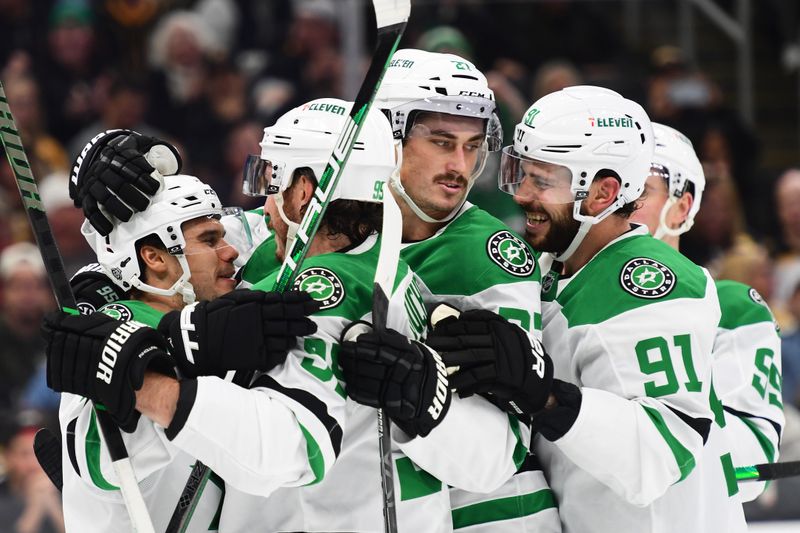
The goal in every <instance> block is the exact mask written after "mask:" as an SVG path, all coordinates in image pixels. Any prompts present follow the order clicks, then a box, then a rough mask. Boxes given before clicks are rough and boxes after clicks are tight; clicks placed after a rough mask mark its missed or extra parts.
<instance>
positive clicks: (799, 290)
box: [781, 268, 800, 407]
mask: <svg viewBox="0 0 800 533" xmlns="http://www.w3.org/2000/svg"><path fill="white" fill-rule="evenodd" d="M791 278H792V280H791V281H792V282H793V283H791V286H792V290H791V297H790V298H789V303H788V306H787V307H788V310H789V312H790V313H791V314H792V317H793V318H794V320H795V324H798V323H800V269H799V268H795V269H794V271H793V272H792V274H791ZM781 360H782V366H783V368H782V371H783V373H782V377H783V385H782V389H781V390H782V392H783V401H784V403H787V404H791V405H794V406H795V407H800V328H797V327H795V328H794V331H792V332H790V333H788V334H787V335H785V336H784V337H783V339H782V340H781Z"/></svg>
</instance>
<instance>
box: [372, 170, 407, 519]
mask: <svg viewBox="0 0 800 533" xmlns="http://www.w3.org/2000/svg"><path fill="white" fill-rule="evenodd" d="M399 171H400V169H399V168H398V169H397V170H396V172H399ZM402 238H403V217H402V215H401V214H400V208H399V207H398V206H397V202H396V201H395V198H394V195H393V194H392V191H391V188H390V187H389V182H388V181H387V182H384V184H383V225H382V227H381V250H380V253H379V254H378V265H377V267H376V268H375V282H374V286H373V289H372V327H373V329H375V330H376V331H385V330H386V324H387V320H388V318H389V316H388V315H389V298H390V297H391V295H392V289H393V288H394V279H395V276H396V274H397V261H398V260H399V259H400V242H401V240H402ZM378 450H379V452H380V456H381V488H382V489H383V527H384V530H385V531H386V533H396V532H397V512H396V511H397V509H396V506H395V498H394V463H393V462H392V431H391V424H390V422H389V419H388V418H386V417H384V416H383V409H378Z"/></svg>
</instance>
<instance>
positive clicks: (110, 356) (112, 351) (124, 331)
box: [96, 320, 145, 384]
mask: <svg viewBox="0 0 800 533" xmlns="http://www.w3.org/2000/svg"><path fill="white" fill-rule="evenodd" d="M143 327H145V325H144V324H142V323H141V322H136V321H133V320H132V321H130V322H123V323H122V324H120V325H119V327H117V329H115V330H114V332H113V333H112V334H111V335H109V336H108V340H106V344H105V346H103V353H102V354H100V361H99V362H98V363H97V375H96V377H97V379H99V380H101V381H104V382H106V383H108V384H110V383H111V378H112V377H113V375H114V365H116V364H117V358H118V357H119V352H120V351H121V350H122V347H123V346H125V343H126V342H128V339H130V338H131V335H132V334H133V333H135V332H136V331H138V330H140V329H141V328H143Z"/></svg>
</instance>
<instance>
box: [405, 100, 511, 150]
mask: <svg viewBox="0 0 800 533" xmlns="http://www.w3.org/2000/svg"><path fill="white" fill-rule="evenodd" d="M494 109H495V103H494V101H493V100H490V99H488V98H483V97H480V96H442V97H440V98H435V97H431V98H424V99H421V100H414V101H413V102H408V103H406V104H403V105H401V106H398V107H395V108H394V109H392V113H393V114H394V117H395V121H396V122H395V124H393V125H392V126H393V127H394V128H395V131H398V132H400V134H401V135H402V136H403V137H406V136H407V135H408V134H409V133H410V130H411V126H413V124H409V123H408V122H407V121H408V119H409V118H410V117H413V116H414V115H415V114H416V113H415V112H417V111H425V112H429V113H442V114H445V115H455V116H458V117H473V118H479V119H481V120H483V121H484V129H483V131H484V133H485V134H486V142H487V144H488V145H489V150H491V151H497V150H500V148H501V147H502V146H503V130H502V127H501V126H500V119H499V118H498V117H497V115H496V114H495V112H494Z"/></svg>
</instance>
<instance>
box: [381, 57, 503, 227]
mask: <svg viewBox="0 0 800 533" xmlns="http://www.w3.org/2000/svg"><path fill="white" fill-rule="evenodd" d="M375 105H376V106H377V107H379V108H380V109H382V110H383V111H384V113H386V115H387V116H388V117H389V121H390V122H391V124H392V134H393V135H394V138H395V139H399V140H402V139H405V138H406V137H407V136H408V135H409V134H411V133H412V132H413V131H415V130H414V126H415V118H416V117H417V115H418V114H419V113H420V112H429V113H441V114H446V115H456V116H463V117H475V118H479V119H482V120H484V121H485V129H484V131H485V133H486V137H485V142H484V143H483V145H482V146H481V150H480V153H479V154H478V157H477V159H476V163H475V166H474V167H473V169H472V171H471V172H470V175H469V176H466V177H467V179H468V182H469V184H468V189H467V193H469V188H471V187H472V185H473V184H474V181H475V179H476V178H477V177H478V176H479V175H480V174H481V172H482V171H483V168H484V166H485V165H486V158H487V156H488V152H489V151H496V150H499V149H500V148H501V147H502V144H503V130H502V126H501V124H500V120H499V119H498V118H497V115H496V114H495V108H496V103H495V99H494V92H493V91H492V90H491V89H490V88H489V84H488V82H487V80H486V76H484V75H483V73H482V72H481V71H479V70H478V68H477V67H476V66H475V65H473V64H472V63H471V62H469V61H467V60H466V59H464V58H462V57H459V56H457V55H455V54H443V53H437V52H426V51H424V50H417V49H410V48H408V49H403V50H397V51H396V52H395V53H394V55H393V56H392V59H391V61H390V62H389V68H388V69H387V70H386V74H385V75H384V77H383V81H382V82H381V86H380V87H379V89H378V93H377V94H376V96H375ZM390 183H391V185H392V188H393V189H394V190H395V191H396V192H397V193H398V194H399V195H400V197H401V198H403V200H404V201H405V202H406V204H407V205H408V206H409V207H410V208H411V209H412V211H414V213H415V214H416V215H417V216H418V217H419V218H421V219H422V220H425V221H426V222H446V221H448V220H450V219H452V218H453V217H454V216H455V215H456V214H457V213H458V211H459V210H460V209H461V207H462V206H463V204H464V202H466V194H465V195H464V201H462V202H461V204H459V205H458V206H457V207H456V208H455V209H453V211H452V212H450V213H449V214H448V215H447V216H446V217H444V218H442V219H434V218H432V217H430V216H428V215H427V214H425V213H424V212H423V211H422V210H421V209H420V208H419V207H418V206H417V205H416V203H415V202H414V201H413V200H412V199H411V198H410V197H409V196H408V193H407V192H406V191H405V189H404V187H403V185H402V183H401V181H400V175H397V176H396V177H393V178H392V179H391V180H390Z"/></svg>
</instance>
